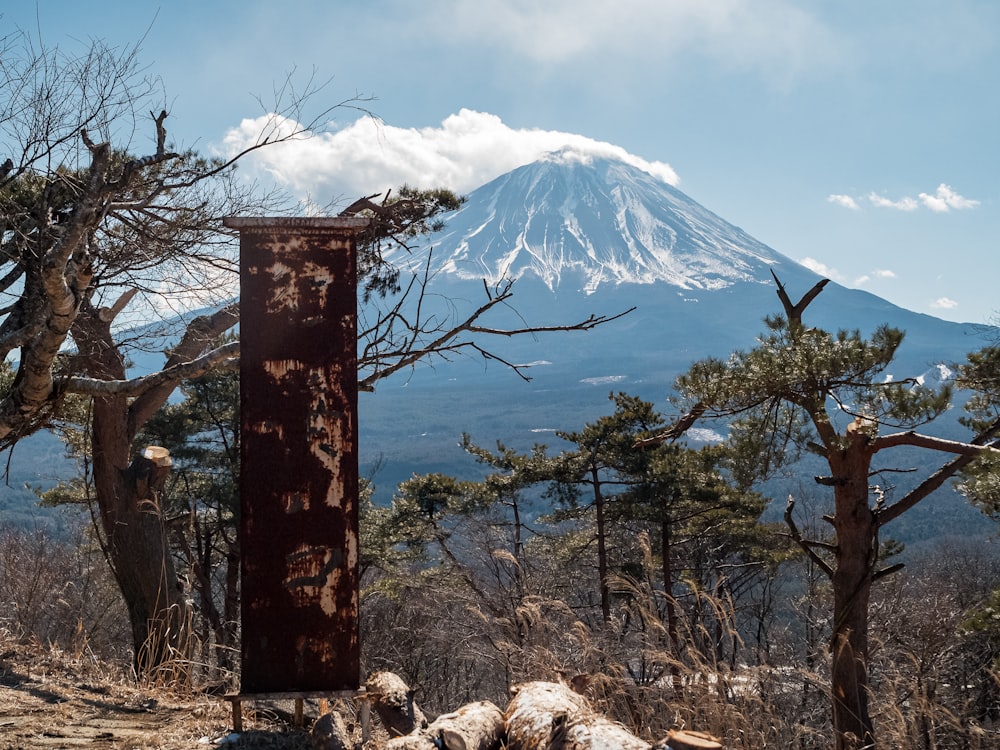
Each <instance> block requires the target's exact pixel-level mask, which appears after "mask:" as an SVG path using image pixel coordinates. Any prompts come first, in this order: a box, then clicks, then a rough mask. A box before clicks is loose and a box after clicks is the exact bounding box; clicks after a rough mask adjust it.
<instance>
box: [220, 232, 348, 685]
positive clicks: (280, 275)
mask: <svg viewBox="0 0 1000 750" xmlns="http://www.w3.org/2000/svg"><path fill="white" fill-rule="evenodd" d="M226 225H227V226H230V227H235V228H237V229H239V231H240V257H241V260H240V285H241V292H240V299H241V302H240V409H241V423H242V436H241V440H242V443H241V469H240V498H241V499H240V512H241V518H240V549H241V554H242V561H241V575H242V580H241V618H242V653H241V657H242V670H241V686H240V692H241V693H244V694H251V693H270V692H287V691H309V690H355V689H357V688H358V687H359V685H360V648H359V634H358V605H359V597H358V504H357V500H358V424H357V255H356V246H355V239H354V238H355V237H356V236H357V234H358V232H360V231H361V229H363V227H364V226H365V221H364V220H362V219H356V218H341V219H319V218H317V219H308V218H297V219H290V218H276V219H270V218H235V219H227V220H226Z"/></svg>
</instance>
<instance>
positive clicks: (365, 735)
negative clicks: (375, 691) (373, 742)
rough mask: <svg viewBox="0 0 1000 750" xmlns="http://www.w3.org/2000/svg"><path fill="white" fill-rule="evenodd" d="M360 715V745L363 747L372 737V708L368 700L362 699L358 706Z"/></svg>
mask: <svg viewBox="0 0 1000 750" xmlns="http://www.w3.org/2000/svg"><path fill="white" fill-rule="evenodd" d="M358 713H359V714H361V744H362V745H365V744H366V743H367V742H368V740H370V739H371V736H372V706H371V703H369V702H368V698H362V699H361V701H360V704H359V705H358Z"/></svg>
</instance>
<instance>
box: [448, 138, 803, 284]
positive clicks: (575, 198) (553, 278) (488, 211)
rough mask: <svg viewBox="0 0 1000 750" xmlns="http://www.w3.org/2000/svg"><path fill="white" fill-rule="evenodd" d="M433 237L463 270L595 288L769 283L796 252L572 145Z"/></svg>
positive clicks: (500, 184) (499, 183)
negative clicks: (780, 249) (784, 251)
mask: <svg viewBox="0 0 1000 750" xmlns="http://www.w3.org/2000/svg"><path fill="white" fill-rule="evenodd" d="M434 243H435V246H436V253H437V254H438V255H437V262H438V264H439V267H440V268H441V269H442V270H444V271H445V272H446V273H449V274H453V275H455V276H457V277H459V278H467V279H475V280H477V281H478V280H480V279H484V278H485V279H486V280H487V281H488V282H496V281H498V280H499V279H501V278H520V277H522V276H524V275H526V274H529V275H534V276H537V277H538V278H539V279H540V280H541V281H542V282H544V283H545V285H546V286H548V287H549V289H550V290H554V289H556V288H557V287H560V286H564V285H565V284H567V283H568V284H571V285H573V286H574V287H576V288H578V289H580V290H582V291H584V292H586V293H588V294H590V293H593V292H594V291H595V290H597V289H598V288H599V287H600V286H601V285H609V284H610V285H615V284H623V283H633V284H651V283H655V282H665V283H667V284H670V285H672V286H675V287H678V288H680V289H684V290H712V289H722V288H725V287H728V286H730V285H732V284H733V283H734V282H738V281H744V282H747V281H749V282H755V281H764V282H765V283H770V279H771V277H770V275H769V273H768V271H767V269H768V267H769V266H774V265H776V264H778V265H780V264H782V263H786V262H787V261H788V259H787V258H783V257H782V256H781V255H780V254H779V253H776V252H775V251H774V250H772V249H771V248H769V247H767V246H766V245H764V244H763V243H761V242H758V241H757V240H755V239H754V238H753V237H751V236H750V235H748V234H746V232H744V231H743V230H741V229H739V228H738V227H735V226H733V225H732V224H729V223H728V222H726V221H725V220H723V219H722V218H720V217H719V216H717V215H716V214H714V213H712V212H711V211H709V210H708V209H706V208H704V207H703V206H701V205H700V204H698V203H696V202H695V201H693V200H692V199H691V198H689V197H688V196H687V195H685V194H684V193H682V192H681V191H679V190H677V189H675V188H673V187H671V186H670V185H668V184H667V183H665V182H663V181H662V180H661V179H659V178H657V177H654V176H653V175H651V174H649V173H647V172H644V171H642V170H640V169H638V168H636V167H633V166H631V165H629V164H626V163H625V162H622V161H617V160H613V159H609V158H598V157H594V156H591V155H588V154H584V153H581V152H579V151H574V150H571V149H566V150H562V151H558V152H553V153H550V154H548V155H546V156H545V157H543V158H542V159H540V160H539V161H537V162H535V163H533V164H528V165H526V166H523V167H520V168H518V169H515V170H513V171H512V172H509V173H507V174H505V175H503V176H501V177H498V178H497V179H495V180H493V181H492V182H489V183H488V184H486V185H483V186H482V187H481V188H479V189H477V190H475V191H474V192H473V193H472V194H471V196H470V199H469V201H468V203H467V204H466V205H465V206H464V207H463V208H462V209H460V210H459V211H457V212H455V213H454V215H452V216H451V217H450V218H449V220H448V225H447V228H446V229H445V231H444V232H443V233H442V234H441V235H440V236H439V237H436V238H435V239H434Z"/></svg>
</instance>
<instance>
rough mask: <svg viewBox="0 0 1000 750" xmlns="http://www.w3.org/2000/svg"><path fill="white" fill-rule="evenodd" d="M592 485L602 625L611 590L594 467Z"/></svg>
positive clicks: (606, 619) (608, 609)
mask: <svg viewBox="0 0 1000 750" xmlns="http://www.w3.org/2000/svg"><path fill="white" fill-rule="evenodd" d="M591 477H592V481H593V484H594V508H595V511H596V515H597V578H598V582H599V584H600V587H601V617H602V618H603V621H604V624H605V625H607V624H608V623H609V622H611V590H610V588H609V587H608V546H607V538H606V535H607V531H606V529H605V526H606V523H605V519H604V495H603V494H601V479H600V476H599V473H598V469H597V467H596V466H594V467H592V468H591Z"/></svg>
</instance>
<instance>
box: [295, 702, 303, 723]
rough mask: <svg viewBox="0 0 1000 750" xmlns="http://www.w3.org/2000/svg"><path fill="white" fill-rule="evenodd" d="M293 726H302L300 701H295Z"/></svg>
mask: <svg viewBox="0 0 1000 750" xmlns="http://www.w3.org/2000/svg"><path fill="white" fill-rule="evenodd" d="M295 726H297V727H301V726H302V699H301V698H296V699H295Z"/></svg>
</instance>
